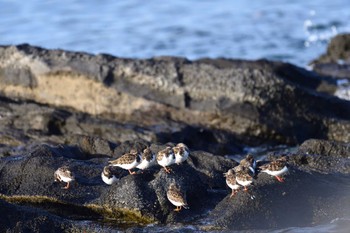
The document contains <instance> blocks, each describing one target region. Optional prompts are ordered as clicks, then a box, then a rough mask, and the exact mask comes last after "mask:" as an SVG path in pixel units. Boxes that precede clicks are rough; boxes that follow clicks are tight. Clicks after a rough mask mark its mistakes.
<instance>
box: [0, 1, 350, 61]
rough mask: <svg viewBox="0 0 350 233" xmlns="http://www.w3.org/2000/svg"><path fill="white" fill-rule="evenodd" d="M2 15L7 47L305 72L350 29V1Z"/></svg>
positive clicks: (39, 5)
mask: <svg viewBox="0 0 350 233" xmlns="http://www.w3.org/2000/svg"><path fill="white" fill-rule="evenodd" d="M0 15H1V17H0V44H1V45H9V44H20V43H29V44H32V45H37V46H42V47H45V48H61V49H68V50H73V51H85V52H89V53H95V54H96V53H109V54H112V55H115V56H119V57H129V58H149V57H153V56H162V55H173V56H183V57H187V58H189V59H196V58H202V57H211V58H216V57H226V58H243V59H259V58H266V59H271V60H282V61H287V62H291V63H294V64H296V65H299V66H303V67H305V66H307V64H308V63H309V62H310V61H311V60H312V59H314V58H316V57H317V56H319V55H320V54H322V53H324V52H325V50H326V46H327V43H328V42H329V40H330V38H332V37H333V36H334V35H336V34H338V33H345V32H350V1H349V0H308V1H305V0H293V1H291V0H250V1H246V0H219V1H209V0H177V1H163V0H153V1H142V0H128V1H107V0H104V1H101V0H85V1H77V0H60V1H54V0H45V1H39V0H28V1H20V0H0Z"/></svg>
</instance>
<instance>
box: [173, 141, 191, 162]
mask: <svg viewBox="0 0 350 233" xmlns="http://www.w3.org/2000/svg"><path fill="white" fill-rule="evenodd" d="M173 151H174V154H175V163H176V164H180V163H182V162H184V161H185V160H186V159H187V158H188V156H189V155H190V150H189V149H188V147H187V146H186V145H185V144H183V143H178V144H177V145H176V146H175V147H173Z"/></svg>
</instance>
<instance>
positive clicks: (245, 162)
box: [239, 154, 256, 173]
mask: <svg viewBox="0 0 350 233" xmlns="http://www.w3.org/2000/svg"><path fill="white" fill-rule="evenodd" d="M239 165H241V166H243V167H246V168H249V169H250V170H251V171H252V172H253V173H255V168H256V161H255V159H254V157H253V155H251V154H247V156H246V157H245V158H244V159H242V160H241V161H240V163H239Z"/></svg>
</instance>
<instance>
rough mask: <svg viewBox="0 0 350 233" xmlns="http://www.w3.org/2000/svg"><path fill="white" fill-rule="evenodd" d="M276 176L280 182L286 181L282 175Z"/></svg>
mask: <svg viewBox="0 0 350 233" xmlns="http://www.w3.org/2000/svg"><path fill="white" fill-rule="evenodd" d="M275 177H276V179H277V180H278V181H279V182H284V179H283V178H282V177H279V176H275Z"/></svg>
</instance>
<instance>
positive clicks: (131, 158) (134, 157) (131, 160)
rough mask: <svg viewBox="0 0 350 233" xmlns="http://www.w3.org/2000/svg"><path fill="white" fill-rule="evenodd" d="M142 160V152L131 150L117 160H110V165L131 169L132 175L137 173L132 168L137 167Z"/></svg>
mask: <svg viewBox="0 0 350 233" xmlns="http://www.w3.org/2000/svg"><path fill="white" fill-rule="evenodd" d="M140 162H141V157H140V154H139V153H138V152H137V151H136V150H131V151H130V153H126V154H123V155H122V156H121V157H119V158H117V159H116V160H112V161H109V164H110V166H117V167H121V168H123V169H126V170H128V171H129V173H130V174H131V175H134V174H136V172H135V171H133V172H132V171H131V169H133V168H135V167H136V166H137V165H139V164H140Z"/></svg>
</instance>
